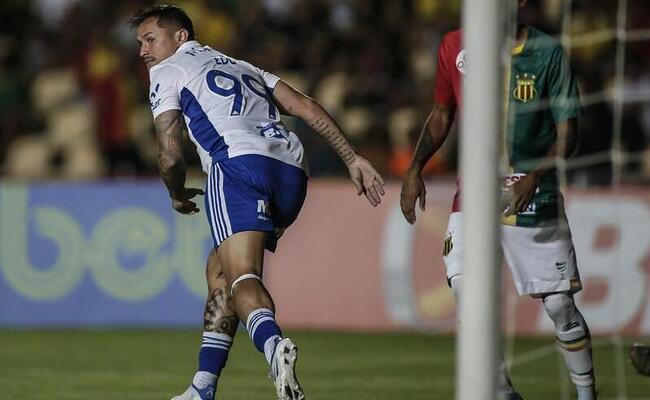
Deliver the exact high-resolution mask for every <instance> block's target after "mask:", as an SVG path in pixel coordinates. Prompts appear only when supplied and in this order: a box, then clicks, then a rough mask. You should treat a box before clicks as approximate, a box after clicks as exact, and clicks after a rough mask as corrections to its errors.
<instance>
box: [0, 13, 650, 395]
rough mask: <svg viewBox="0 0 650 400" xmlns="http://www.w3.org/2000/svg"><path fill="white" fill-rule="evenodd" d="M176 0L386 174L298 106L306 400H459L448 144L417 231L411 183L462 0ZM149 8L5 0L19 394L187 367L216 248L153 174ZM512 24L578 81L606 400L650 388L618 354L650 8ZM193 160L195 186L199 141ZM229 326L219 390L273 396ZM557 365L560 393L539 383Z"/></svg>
mask: <svg viewBox="0 0 650 400" xmlns="http://www.w3.org/2000/svg"><path fill="white" fill-rule="evenodd" d="M176 3H177V4H179V5H180V6H182V7H183V8H184V9H185V10H186V11H187V12H188V14H189V15H190V17H191V18H192V19H193V21H194V24H195V29H196V32H197V36H198V40H199V41H200V42H202V43H204V44H209V45H211V46H213V47H215V48H216V49H218V50H220V51H222V52H224V53H226V54H228V55H229V56H232V57H234V58H239V59H244V60H247V61H249V62H252V63H253V64H256V65H258V66H260V67H262V68H264V69H266V70H269V71H271V72H273V73H275V74H277V75H279V76H281V77H282V78H283V79H285V80H286V81H287V82H289V83H290V84H291V85H293V86H295V87H296V88H298V89H300V90H301V91H304V92H305V93H308V94H309V95H311V96H313V97H315V98H316V99H318V100H319V101H320V102H321V103H322V104H323V105H324V106H325V108H327V109H328V110H329V111H330V112H331V113H332V115H333V116H334V117H335V118H336V119H337V121H338V122H339V123H340V124H341V126H342V127H343V129H344V131H345V132H346V134H347V135H348V137H349V138H350V140H351V142H352V143H353V144H354V146H355V147H356V148H357V149H358V151H359V152H360V153H361V154H362V155H363V156H365V157H367V158H368V159H369V160H370V161H371V162H372V163H373V164H374V165H375V166H376V167H377V169H378V170H379V171H380V172H381V173H382V174H383V175H384V176H385V177H386V178H387V181H388V193H387V196H386V197H385V199H384V202H383V203H382V205H381V206H380V207H379V208H377V209H372V208H371V207H370V206H368V205H367V204H366V203H364V200H362V199H359V198H357V197H356V196H355V195H354V190H353V188H352V186H351V184H350V183H349V182H348V181H347V178H346V169H345V167H344V165H343V164H342V163H341V162H340V161H339V160H338V158H337V157H336V155H335V153H333V152H332V151H331V150H330V149H329V148H328V147H327V145H326V144H325V142H324V141H323V140H321V139H320V138H319V137H318V136H317V135H316V134H315V133H313V132H311V130H310V129H309V127H308V126H307V125H306V124H304V123H302V122H301V121H297V120H292V119H287V120H286V123H287V125H289V126H290V127H291V128H292V129H293V130H294V131H296V132H297V133H298V134H299V135H300V137H301V139H302V141H303V143H304V145H305V147H306V149H307V156H308V159H309V161H310V168H311V176H312V179H311V181H310V189H309V193H308V197H307V201H306V203H305V206H304V209H303V212H302V214H301V216H300V217H299V219H298V221H297V222H296V224H295V225H294V226H293V227H292V228H291V229H289V231H288V232H287V234H286V235H285V236H284V237H283V238H282V240H281V242H280V246H279V250H278V252H277V254H275V255H269V256H268V257H267V262H266V270H265V271H266V272H265V277H264V279H265V282H266V284H267V286H268V287H269V288H270V290H271V292H272V294H273V296H274V298H275V300H276V305H277V307H278V317H279V320H280V323H281V325H282V326H283V327H285V328H287V329H289V332H301V333H298V334H297V335H299V336H298V338H299V339H301V340H302V341H303V342H304V343H305V346H304V347H303V354H305V357H306V358H305V359H303V361H302V362H303V364H304V368H305V371H304V375H303V376H304V381H305V382H304V383H305V384H306V386H307V389H308V394H310V393H311V394H312V395H313V398H332V396H334V398H340V399H344V398H355V399H357V398H369V399H370V398H371V399H380V398H405V399H418V398H422V399H425V398H426V399H431V398H441V399H443V398H451V396H452V394H451V393H452V389H453V341H452V339H451V338H450V337H449V336H448V335H449V334H451V333H453V332H454V330H455V325H456V316H455V304H454V300H453V297H452V294H451V291H450V290H449V289H448V287H447V284H446V281H445V278H444V276H445V274H444V265H443V263H442V257H441V252H442V241H443V234H444V230H445V227H446V224H447V218H448V213H449V210H450V208H451V198H452V195H453V193H454V191H455V183H454V182H455V174H456V165H457V158H458V157H457V154H456V147H457V146H456V142H457V135H456V134H455V133H454V134H452V135H451V136H450V138H449V139H448V142H447V143H446V144H445V146H444V147H443V149H442V150H441V151H440V152H439V153H438V154H437V155H436V156H435V157H434V158H433V159H432V161H431V162H430V163H429V164H428V166H427V167H426V170H425V171H426V176H427V179H428V202H427V211H426V212H425V213H423V214H422V215H420V216H419V222H418V223H417V224H416V226H415V227H410V226H409V225H408V224H407V223H406V222H405V221H404V220H403V218H402V216H401V213H400V211H399V189H400V179H401V178H402V176H403V174H404V172H405V171H406V169H407V168H408V165H409V163H410V160H411V157H412V152H413V149H414V146H415V141H416V139H417V137H418V135H419V134H420V129H421V127H422V124H423V123H424V121H425V119H426V117H427V115H428V113H429V111H430V109H431V106H432V90H433V81H434V77H435V68H436V59H435V57H436V50H437V46H438V44H439V43H440V41H441V39H442V37H443V35H444V34H445V33H446V32H449V31H451V30H454V29H457V28H458V27H459V26H460V1H452V0H440V1H438V0H383V1H382V0H266V1H264V0H218V1H178V2H176ZM148 4H150V2H147V1H125V0H114V1H108V0H104V1H99V0H83V1H82V0H42V1H36V0H32V1H20V0H4V1H2V2H0V15H1V17H2V18H1V19H0V20H1V21H2V24H0V393H3V392H4V393H10V394H12V395H13V396H14V397H16V396H18V397H16V398H19V396H20V395H21V393H22V391H23V388H24V387H31V386H30V385H33V383H32V382H35V381H41V382H43V385H45V387H46V388H49V390H46V391H45V392H47V393H49V394H45V395H43V396H46V397H42V398H53V399H54V398H56V399H64V398H70V399H74V398H81V397H83V396H86V397H87V396H89V395H92V396H94V397H95V398H103V397H102V396H106V398H122V399H128V398H133V399H140V398H142V399H148V398H151V399H153V398H161V397H162V398H165V396H167V397H170V395H172V394H173V393H175V392H177V391H180V390H181V389H182V388H183V387H184V385H186V383H187V380H188V379H189V377H190V375H191V373H192V369H193V368H194V359H195V356H196V354H195V351H196V350H197V349H198V343H199V341H198V338H199V332H200V329H201V323H202V308H203V301H204V296H205V291H206V288H205V282H204V275H203V274H204V270H203V265H204V263H205V257H206V255H207V253H208V250H209V248H210V245H211V238H210V234H209V231H208V227H207V221H206V218H205V216H204V215H203V214H202V213H201V214H199V215H197V216H193V217H185V216H180V215H177V214H175V213H174V212H173V211H172V209H171V208H170V206H169V202H168V200H167V195H166V191H165V189H164V187H163V185H162V182H161V181H160V179H159V178H158V176H157V170H156V163H155V161H156V155H157V143H156V140H155V134H154V130H153V123H152V118H151V113H150V110H149V104H148V76H147V72H146V69H145V68H144V66H143V65H142V63H141V61H140V59H139V57H138V51H139V50H138V45H137V43H136V41H135V35H134V32H133V31H131V30H130V28H129V17H130V15H131V14H132V13H133V12H135V11H136V10H138V9H140V8H142V7H144V6H146V5H148ZM522 18H523V20H524V21H526V22H527V23H530V24H532V25H535V26H537V27H539V28H541V29H542V30H545V31H546V32H548V33H551V34H553V35H554V36H556V37H557V38H558V39H559V40H561V41H562V43H563V44H564V45H565V49H566V50H567V52H568V53H569V54H570V57H571V62H572V64H573V66H574V69H575V71H576V73H577V76H578V79H579V83H580V89H581V93H582V95H583V97H582V100H583V105H584V108H585V113H584V116H583V117H582V118H581V120H580V150H579V154H578V156H576V157H575V158H574V159H573V160H572V162H570V163H569V164H568V168H567V170H566V171H565V173H564V174H563V177H564V178H565V180H564V181H565V184H566V185H565V186H566V187H565V193H566V197H567V203H566V207H567V213H568V216H569V219H570V222H571V224H572V230H573V236H574V241H575V245H576V251H577V254H578V262H579V265H580V269H581V274H582V277H583V282H584V284H585V290H584V291H583V292H582V293H581V294H580V295H578V297H577V301H578V303H579V305H580V307H581V310H583V313H584V314H585V317H586V319H587V321H588V323H589V324H590V327H591V329H592V333H594V334H595V336H596V341H595V357H596V368H597V369H596V373H597V375H598V377H599V378H598V379H599V385H600V391H601V398H615V397H616V398H633V399H641V398H650V394H649V393H650V383H648V380H647V379H646V380H644V379H643V378H640V377H638V376H636V375H634V372H632V370H631V368H630V367H629V366H628V365H627V364H626V361H625V346H626V344H627V343H629V342H632V341H644V340H646V341H648V342H650V306H649V303H650V301H649V300H648V298H649V294H650V289H649V287H650V286H649V283H650V281H649V279H650V227H649V226H650V225H649V224H648V221H650V186H648V184H649V183H650V147H649V146H648V141H649V140H650V3H648V2H647V0H627V1H625V0H589V1H587V0H573V1H569V0H537V1H530V4H529V6H528V8H527V9H526V11H525V12H524V14H523V16H522ZM187 158H188V159H189V160H191V165H192V166H191V168H190V171H189V172H190V176H191V181H192V182H193V184H195V185H198V187H202V185H203V184H204V183H203V181H204V177H203V174H202V172H201V171H200V168H199V165H198V160H197V157H196V155H195V154H194V151H193V149H188V151H187ZM508 275H509V274H508V273H507V272H506V274H505V275H504V276H505V278H504V283H505V285H504V301H503V304H504V309H503V311H504V331H505V333H506V336H507V338H508V341H507V342H506V343H507V346H506V349H507V354H508V356H509V358H510V359H511V360H512V362H513V377H514V380H515V384H518V385H519V387H521V388H522V392H523V394H524V395H525V396H524V397H525V398H527V399H548V398H563V399H564V398H570V396H571V392H570V389H569V384H568V383H567V382H568V380H567V378H566V374H565V371H564V370H563V366H562V364H561V362H560V361H559V358H558V357H559V356H557V355H556V352H555V351H554V348H553V346H552V327H551V324H550V321H547V319H548V318H547V317H546V316H545V315H544V314H543V310H542V309H541V308H540V306H539V302H538V301H536V300H532V299H529V298H517V297H516V296H515V295H514V288H513V287H512V285H511V283H510V281H509V278H508ZM162 328H164V329H162ZM79 329H80V331H79ZM88 329H90V331H89V330H88ZM142 329H144V331H142ZM149 329H154V330H156V332H157V333H156V334H155V335H153V333H151V336H150V335H149V332H152V331H149ZM179 329H180V330H179ZM96 330H101V331H102V332H97V331H96ZM104 331H106V332H104ZM305 331H307V333H305ZM387 332H390V333H387ZM537 335H541V338H532V337H533V336H537ZM240 336H241V337H240V338H238V339H237V343H238V344H237V345H236V346H235V350H234V352H233V355H232V356H231V363H232V364H234V365H233V366H232V367H228V369H227V372H226V375H225V377H224V379H223V381H227V382H231V383H224V385H225V386H222V389H221V390H223V391H225V393H226V394H229V395H230V396H231V397H233V398H254V399H257V398H268V396H269V395H270V394H272V391H271V390H272V389H271V387H270V386H269V383H268V382H266V381H265V380H264V371H263V368H264V365H263V361H262V359H261V358H260V357H258V356H257V355H255V354H253V352H252V351H251V350H250V349H248V347H251V346H250V345H249V343H248V342H247V341H248V339H247V338H246V337H245V335H243V334H241V335H240ZM50 340H51V341H52V346H48V345H47V343H48V341H50ZM404 341H406V342H408V343H409V344H408V345H406V346H404V347H403V350H400V347H399V345H396V343H400V342H404ZM299 344H300V342H299ZM364 346H365V347H364ZM395 346H397V349H396V350H395V349H394V347H395ZM170 347H171V348H175V349H176V351H173V350H165V351H163V352H161V351H160V349H170ZM389 347H390V348H391V351H390V352H389V351H388V350H387V348H389ZM240 348H241V349H245V350H239V349H240ZM71 354H77V355H76V356H73V355H71ZM133 354H137V358H138V360H141V361H139V362H138V363H135V364H133V363H132V362H130V361H129V360H131V359H132V355H133ZM309 354H311V355H309ZM350 354H352V355H350ZM354 354H356V355H357V356H356V357H355V356H354ZM165 357H166V358H165ZM351 359H353V360H352V361H354V362H356V364H354V363H353V362H352V361H351ZM328 360H329V361H328ZM148 363H149V364H148ZM391 363H392V365H391ZM249 365H255V366H257V367H259V368H258V369H255V368H257V367H248V366H249ZM377 365H382V366H384V368H383V369H382V368H379V367H377ZM393 367H394V368H397V369H399V370H401V371H405V372H404V374H402V375H400V376H398V377H395V374H394V370H393ZM251 368H252V369H251ZM549 370H552V371H554V372H553V374H552V378H548V379H549V380H550V381H552V382H551V383H553V384H548V382H547V381H544V380H542V381H540V379H539V374H540V373H543V372H546V371H549ZM556 370H557V372H555V371H556ZM142 371H147V373H150V372H151V371H157V372H158V373H159V375H155V376H152V375H150V374H149V375H145V376H140V375H138V374H139V373H141V372H142ZM600 371H602V372H600ZM355 372H358V378H359V379H358V380H354V379H351V380H344V382H343V383H341V379H343V378H342V377H348V376H350V375H352V376H354V375H355ZM127 376H128V377H129V378H126V377H127ZM253 376H254V377H255V378H254V379H258V381H257V380H253V381H251V380H250V379H253V378H252V377H253ZM432 376H436V379H433V380H432V378H431V377H432ZM73 377H79V379H76V378H73ZM102 377H103V378H104V379H102ZM346 379H347V378H346ZM251 382H253V383H251ZM320 382H324V383H320ZM337 382H338V383H337ZM48 385H49V386H48ZM355 388H356V389H355ZM309 389H312V390H311V391H310V390H309ZM39 392H43V391H39ZM77 394H78V395H79V397H76V396H77ZM47 396H52V397H47ZM348 396H349V397H348ZM363 396H366V397H363ZM383 396H385V397H383ZM436 396H439V397H436ZM0 397H3V396H2V395H0ZM24 398H27V399H30V398H33V397H30V396H27V397H24ZM34 398H41V397H34ZM224 398H226V397H224Z"/></svg>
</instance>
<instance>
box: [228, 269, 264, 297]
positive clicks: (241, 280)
mask: <svg viewBox="0 0 650 400" xmlns="http://www.w3.org/2000/svg"><path fill="white" fill-rule="evenodd" d="M261 283H262V278H260V277H259V276H257V275H256V274H242V275H239V276H238V277H236V278H234V279H232V280H231V283H230V285H229V288H230V296H232V297H233V298H234V297H235V292H236V290H237V287H239V286H243V285H245V284H255V285H259V284H261Z"/></svg>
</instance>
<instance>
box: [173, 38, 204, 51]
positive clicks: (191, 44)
mask: <svg viewBox="0 0 650 400" xmlns="http://www.w3.org/2000/svg"><path fill="white" fill-rule="evenodd" d="M197 46H200V44H199V42H197V41H196V40H189V41H187V42H185V43H183V44H182V45H181V46H180V47H179V48H178V49H176V53H174V54H178V53H180V52H182V51H185V50H187V49H188V48H190V47H197Z"/></svg>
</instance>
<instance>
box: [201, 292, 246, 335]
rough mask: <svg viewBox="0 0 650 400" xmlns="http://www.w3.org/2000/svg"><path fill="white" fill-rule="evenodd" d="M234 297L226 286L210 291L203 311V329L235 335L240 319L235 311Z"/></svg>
mask: <svg viewBox="0 0 650 400" xmlns="http://www.w3.org/2000/svg"><path fill="white" fill-rule="evenodd" d="M231 303H232V299H231V298H230V296H228V294H227V291H226V290H225V289H224V288H215V289H212V291H210V294H209V295H208V300H207V301H206V303H205V311H204V313H203V329H204V330H205V331H206V332H217V333H224V334H226V335H229V336H235V333H236V332H237V325H238V324H239V319H238V318H237V315H236V314H235V312H234V311H233V307H231V306H232V304H231Z"/></svg>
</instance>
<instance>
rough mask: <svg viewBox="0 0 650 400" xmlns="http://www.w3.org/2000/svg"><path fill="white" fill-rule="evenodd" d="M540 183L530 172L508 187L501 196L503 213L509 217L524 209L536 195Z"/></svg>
mask: <svg viewBox="0 0 650 400" xmlns="http://www.w3.org/2000/svg"><path fill="white" fill-rule="evenodd" d="M538 184H539V182H538V180H537V178H536V177H535V175H533V174H529V175H526V176H524V177H523V178H521V179H520V180H519V181H517V182H515V183H514V184H512V185H511V186H509V187H508V188H506V189H505V190H504V192H503V194H502V197H501V205H502V207H503V215H505V216H506V217H508V216H510V215H515V214H518V213H520V212H522V211H524V210H525V209H526V207H528V204H530V201H531V200H532V199H533V196H535V191H536V190H537V186H538Z"/></svg>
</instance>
